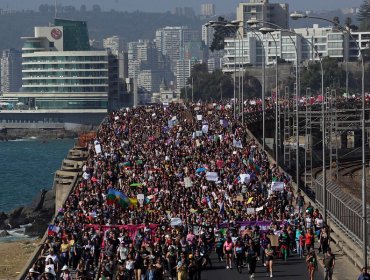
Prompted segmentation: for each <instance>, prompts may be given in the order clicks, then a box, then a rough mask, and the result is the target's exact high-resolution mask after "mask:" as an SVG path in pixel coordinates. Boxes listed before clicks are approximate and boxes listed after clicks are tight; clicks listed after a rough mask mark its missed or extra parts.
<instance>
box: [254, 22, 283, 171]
mask: <svg viewBox="0 0 370 280" xmlns="http://www.w3.org/2000/svg"><path fill="white" fill-rule="evenodd" d="M259 30H260V31H261V32H262V33H263V34H266V33H269V34H270V35H271V33H272V32H273V30H271V29H270V28H263V27H262V28H260V29H259ZM271 37H272V39H273V40H274V43H275V89H276V91H275V102H276V103H275V161H276V164H277V165H279V146H278V137H279V136H278V125H279V121H278V118H279V89H278V87H279V80H278V79H279V76H278V47H277V42H276V39H275V37H274V36H272V35H271Z"/></svg>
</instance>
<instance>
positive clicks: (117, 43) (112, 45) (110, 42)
mask: <svg viewBox="0 0 370 280" xmlns="http://www.w3.org/2000/svg"><path fill="white" fill-rule="evenodd" d="M103 48H104V49H110V50H111V51H112V52H113V53H118V52H122V51H124V50H125V46H124V43H123V40H122V39H121V38H120V37H118V36H112V37H108V38H105V39H103Z"/></svg>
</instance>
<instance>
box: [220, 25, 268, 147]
mask: <svg viewBox="0 0 370 280" xmlns="http://www.w3.org/2000/svg"><path fill="white" fill-rule="evenodd" d="M240 23H244V22H243V21H238V20H233V21H231V22H230V23H229V24H227V25H226V26H228V27H240V26H239V24H240ZM237 30H238V29H237ZM249 31H251V32H253V33H254V34H255V35H256V36H257V37H258V39H259V40H260V42H261V43H262V47H263V48H262V51H263V57H265V47H264V44H263V38H262V37H261V36H260V35H259V34H258V33H257V32H256V30H254V29H249ZM237 32H238V34H239V36H240V37H241V40H242V68H243V71H242V85H241V88H242V94H241V111H242V123H243V124H244V36H243V35H241V33H240V32H239V30H238V31H237ZM239 48H240V44H239ZM263 62H264V60H263ZM265 72H266V70H265V63H262V80H263V82H262V146H263V149H265V131H266V130H265V107H266V106H265V98H264V97H265V93H264V92H265V77H266V73H265Z"/></svg>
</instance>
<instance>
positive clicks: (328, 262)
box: [322, 247, 335, 280]
mask: <svg viewBox="0 0 370 280" xmlns="http://www.w3.org/2000/svg"><path fill="white" fill-rule="evenodd" d="M322 262H323V264H324V268H325V280H332V277H333V271H334V266H335V256H334V254H333V253H332V252H331V248H330V247H329V248H327V251H326V253H325V256H324V259H323V260H322Z"/></svg>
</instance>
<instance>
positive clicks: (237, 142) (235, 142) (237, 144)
mask: <svg viewBox="0 0 370 280" xmlns="http://www.w3.org/2000/svg"><path fill="white" fill-rule="evenodd" d="M233 147H235V148H239V149H241V148H243V145H242V140H235V139H233Z"/></svg>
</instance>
